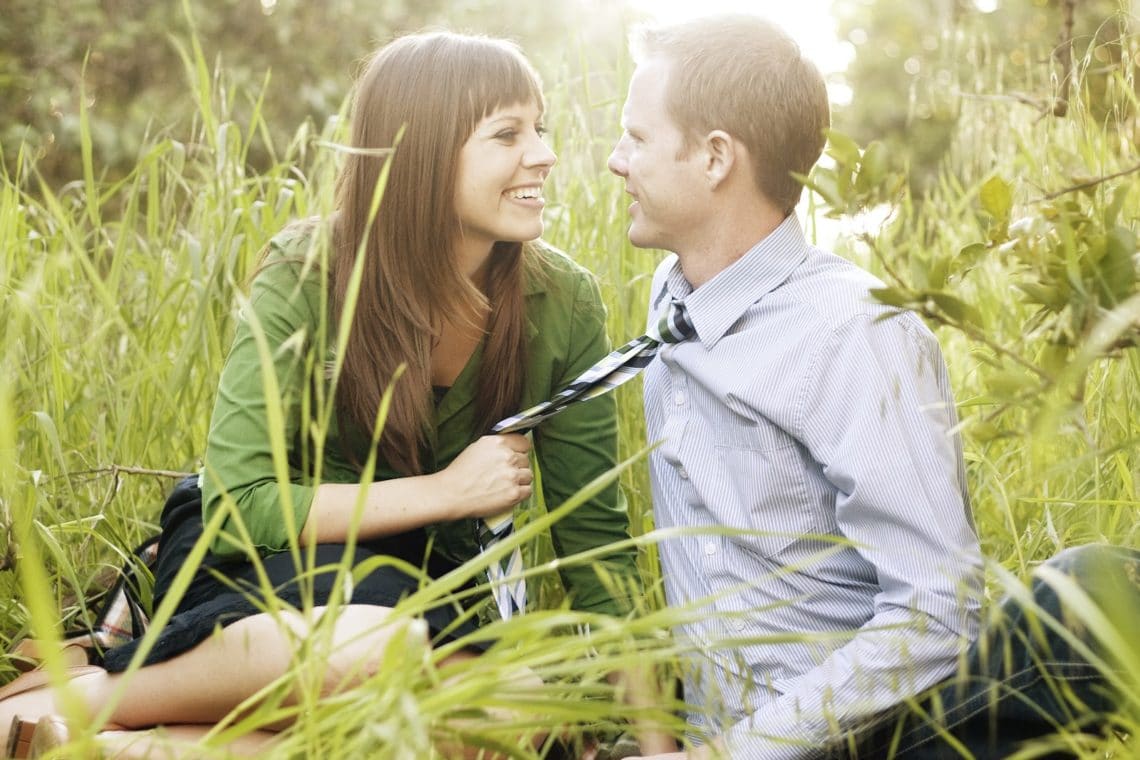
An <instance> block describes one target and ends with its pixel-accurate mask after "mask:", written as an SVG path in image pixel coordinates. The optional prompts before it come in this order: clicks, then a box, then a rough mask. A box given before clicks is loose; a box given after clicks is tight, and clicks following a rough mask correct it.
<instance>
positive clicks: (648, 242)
mask: <svg viewBox="0 0 1140 760" xmlns="http://www.w3.org/2000/svg"><path fill="white" fill-rule="evenodd" d="M628 234H629V242H630V243H631V244H632V245H633V246H634V247H635V248H659V247H660V246H659V245H658V244H657V240H656V239H654V237H653V236H652V235H648V234H646V233H645V232H644V231H643V230H639V229H638V228H637V223H636V222H635V223H634V224H631V225H630V227H629V233H628Z"/></svg>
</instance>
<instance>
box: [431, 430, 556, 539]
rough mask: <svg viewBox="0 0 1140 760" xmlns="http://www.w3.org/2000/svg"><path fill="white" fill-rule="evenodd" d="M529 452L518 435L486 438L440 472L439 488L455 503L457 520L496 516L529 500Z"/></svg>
mask: <svg viewBox="0 0 1140 760" xmlns="http://www.w3.org/2000/svg"><path fill="white" fill-rule="evenodd" d="M530 449H531V443H530V441H529V440H528V439H527V438H526V437H525V436H523V435H521V434H519V433H507V434H505V435H485V436H483V437H482V438H480V439H478V440H477V441H475V442H474V443H472V444H471V445H470V446H468V447H467V448H465V449H464V450H463V451H462V452H461V453H460V454H459V456H457V457H456V458H455V459H454V460H453V461H452V462H451V464H449V465H448V466H447V467H446V468H444V469H443V470H441V471H440V472H438V473H437V474H436V476H435V477H437V478H438V482H439V487H440V488H442V489H444V490H443V493H444V494H446V495H447V496H448V497H449V498H453V499H454V500H455V502H454V512H455V515H454V517H455V519H462V518H470V517H488V516H490V515H495V514H498V513H500V512H504V511H506V510H507V509H509V508H511V507H513V506H514V505H515V504H518V503H519V502H520V501H523V500H524V499H526V498H528V497H529V496H530V494H531V490H532V488H531V484H532V483H533V482H534V473H533V472H531V469H530V456H529V454H530Z"/></svg>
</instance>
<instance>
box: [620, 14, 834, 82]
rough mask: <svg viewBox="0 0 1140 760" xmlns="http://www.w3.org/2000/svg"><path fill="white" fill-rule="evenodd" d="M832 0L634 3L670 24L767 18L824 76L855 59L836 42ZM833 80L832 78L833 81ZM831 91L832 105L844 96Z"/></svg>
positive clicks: (651, 16) (659, 20)
mask: <svg viewBox="0 0 1140 760" xmlns="http://www.w3.org/2000/svg"><path fill="white" fill-rule="evenodd" d="M831 2H832V0H796V2H790V3H789V2H772V1H771V0H701V2H699V3H694V2H693V1H692V0H633V6H634V7H636V8H637V9H638V10H640V11H642V12H644V13H645V14H646V15H647V16H649V18H650V19H651V20H653V21H657V22H660V23H663V24H669V23H673V22H676V21H684V20H686V19H690V18H696V17H697V16H705V15H709V14H713V13H750V14H754V15H757V16H764V17H766V18H769V19H771V20H772V21H775V22H776V23H777V24H779V25H780V26H782V27H783V28H784V29H785V30H786V31H787V32H788V34H790V35H792V37H793V38H794V39H795V40H796V42H798V43H799V45H800V48H801V49H802V50H803V52H804V55H806V56H807V57H808V58H810V59H811V60H812V61H813V62H814V63H815V65H816V66H819V69H820V71H822V72H823V74H824V76H827V75H829V74H834V73H838V72H841V71H843V70H844V69H846V68H847V64H849V63H850V62H851V59H852V58H853V57H854V55H855V50H854V48H853V47H852V46H851V44H850V43H847V42H844V43H840V42H839V40H837V39H836V29H835V26H836V25H835V17H834V16H833V15H832V13H831ZM829 78H830V77H829ZM829 90H830V91H831V96H832V102H837V101H838V100H839V99H840V98H841V97H842V95H841V93H839V92H836V91H835V89H833V88H829Z"/></svg>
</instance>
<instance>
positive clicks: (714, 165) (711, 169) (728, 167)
mask: <svg viewBox="0 0 1140 760" xmlns="http://www.w3.org/2000/svg"><path fill="white" fill-rule="evenodd" d="M742 147H743V146H741V145H740V144H739V143H737V142H736V140H735V139H733V137H732V135H730V134H729V133H728V132H725V131H724V130H723V129H714V130H713V131H712V132H709V133H708V134H707V135H705V155H706V157H707V159H706V161H707V162H706V164H705V178H706V179H707V181H708V183H709V187H710V188H711V189H713V190H715V189H716V188H717V187H719V186H720V184H721V183H722V182H724V180H725V179H727V178H728V175H730V174H731V173H732V170H733V168H734V167H735V166H736V162H737V160H738V159H740V158H741V156H740V155H739V153H740V151H741V148H742Z"/></svg>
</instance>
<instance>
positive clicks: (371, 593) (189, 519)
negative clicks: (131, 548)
mask: <svg viewBox="0 0 1140 760" xmlns="http://www.w3.org/2000/svg"><path fill="white" fill-rule="evenodd" d="M161 527H162V536H161V539H160V541H159V549H158V560H157V563H156V565H155V577H154V608H155V609H157V608H158V606H159V605H160V604H162V601H163V599H164V598H165V597H166V595H167V593H168V592H169V591H170V587H171V584H172V583H173V581H174V578H175V576H176V575H177V574H178V572H179V571H180V570H181V569H182V566H183V565H184V564H185V563H186V561H187V558H188V556H189V554H190V551H191V549H192V548H193V547H194V544H195V543H196V542H197V541H198V539H199V538H200V537H201V535H202V493H201V491H200V490H199V489H198V478H197V476H194V477H190V478H186V479H185V480H183V481H181V482H180V483H179V484H178V485H177V486H175V488H174V490H173V491H172V492H171V494H170V498H169V499H167V501H166V505H165V506H164V507H163V510H162V518H161ZM347 551H348V547H346V546H345V545H343V544H320V545H318V546H317V547H316V551H315V562H314V564H313V565H312V567H315V568H317V570H316V571H313V572H309V573H307V574H306V578H305V582H304V583H303V584H302V583H301V582H299V581H298V578H297V563H296V562H295V561H294V558H293V556H292V555H291V554H290V553H289V552H281V553H279V554H273V555H270V556H268V557H265V558H263V559H262V560H261V567H262V569H263V572H264V573H265V575H266V576H268V578H269V583H270V584H271V585H272V587H273V593H274V596H275V597H276V598H278V599H280V600H281V601H282V602H284V603H285V604H287V605H290V606H293V607H297V608H299V607H301V605H302V593H304V594H305V595H306V596H307V597H309V598H311V600H312V604H313V605H314V606H323V605H325V604H327V603H328V600H329V599H330V597H331V595H332V592H333V585H334V583H336V580H337V569H336V565H338V564H340V563H341V562H342V561H343V560H344V557H345V553H346V552H347ZM425 554H427V534H426V533H425V531H423V530H422V529H420V530H413V531H409V532H407V533H401V534H398V535H395V536H385V537H384V538H381V539H376V540H372V541H364V542H361V543H359V544H357V545H356V546H355V547H354V549H353V553H352V560H351V563H350V565H351V566H356V565H358V564H359V563H361V562H364V561H366V560H368V559H371V558H373V557H379V556H388V557H397V558H399V559H402V560H404V561H406V562H408V563H410V564H411V565H412V566H413V567H422V566H424V565H425V562H424V557H425ZM322 568H324V569H322ZM425 569H426V573H425V574H426V575H427V576H428V577H430V578H438V577H440V576H442V575H444V574H445V573H447V572H450V571H451V570H453V569H455V565H454V564H453V563H450V562H447V561H445V560H443V559H441V558H440V557H438V556H436V555H435V554H434V552H433V553H431V554H430V555H428V559H427V562H426V568H425ZM423 581H424V579H423V578H422V577H417V576H413V575H410V574H408V573H405V572H403V571H402V570H400V569H398V568H396V567H392V566H391V565H381V566H380V567H377V568H376V569H374V570H372V571H371V572H369V573H368V574H367V575H365V576H364V577H362V578H358V579H354V581H353V584H352V598H351V603H352V604H370V605H377V606H380V607H394V606H395V605H396V603H397V602H399V601H400V599H401V598H402V597H404V596H407V595H408V594H410V593H412V592H413V591H416V590H417V589H419V588H420V586H421V585H422V583H423ZM302 589H304V591H302ZM342 598H343V597H342ZM265 608H266V600H265V592H264V591H263V590H262V587H261V585H260V582H259V579H258V574H257V572H256V569H255V567H254V565H253V563H251V562H248V561H245V560H222V559H218V558H216V557H211V556H210V555H207V559H206V560H205V561H203V563H202V567H201V568H200V569H199V570H198V572H197V573H196V574H195V576H194V579H193V581H191V583H190V586H189V588H187V590H186V593H185V595H184V596H183V597H182V599H181V600H179V603H178V607H177V609H176V611H175V613H174V615H173V617H171V619H170V621H169V623H167V625H166V626H165V627H164V628H163V630H162V631H161V632H160V633H159V635H158V638H157V640H156V641H155V644H154V646H153V647H152V648H151V650H150V652H149V653H147V656H146V659H145V660H144V662H143V664H144V665H150V664H153V663H156V662H162V661H164V660H169V659H171V658H172V657H175V656H177V655H179V654H182V653H183V652H186V651H187V650H189V649H192V648H193V647H194V646H196V645H198V644H199V643H201V642H202V641H204V640H205V639H206V638H208V637H209V636H210V635H211V634H212V633H213V632H214V631H215V630H216V629H217V628H218V627H219V626H221V627H224V626H227V625H229V624H231V623H234V622H236V621H238V620H241V619H242V618H245V617H249V616H250V615H256V614H259V613H261V612H264V611H265ZM464 615H465V613H464V610H463V609H462V608H461V607H460V606H459V605H458V604H457V603H454V602H452V603H440V604H439V605H438V606H435V607H432V608H430V609H428V610H427V611H426V612H425V613H424V615H423V617H424V619H425V620H426V622H427V624H428V629H429V630H430V632H431V636H432V640H433V641H434V642H435V643H440V642H444V641H453V640H457V639H459V638H461V637H463V636H466V635H468V634H470V633H473V632H474V631H475V629H476V624H475V623H474V622H473V621H472V618H470V617H467V618H466V619H460V618H462V617H464ZM139 642H140V640H139V639H136V640H134V641H131V642H128V643H126V644H123V645H122V646H118V647H115V648H113V649H110V650H108V651H107V653H106V655H105V657H104V666H105V667H106V668H107V670H109V671H111V672H119V671H123V670H125V669H126V668H127V666H128V665H129V664H130V661H131V658H132V657H133V656H134V653H135V650H136V649H137V647H138V644H139ZM472 647H473V648H475V649H481V648H484V647H483V646H481V645H480V644H473V645H472Z"/></svg>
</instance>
